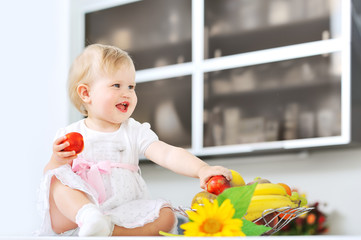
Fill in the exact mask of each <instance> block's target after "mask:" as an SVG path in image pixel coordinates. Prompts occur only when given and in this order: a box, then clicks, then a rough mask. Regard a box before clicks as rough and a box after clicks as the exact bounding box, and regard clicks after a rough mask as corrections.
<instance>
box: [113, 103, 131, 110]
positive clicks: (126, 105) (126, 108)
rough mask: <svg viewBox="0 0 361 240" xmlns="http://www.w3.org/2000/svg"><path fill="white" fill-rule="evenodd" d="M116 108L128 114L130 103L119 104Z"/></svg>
mask: <svg viewBox="0 0 361 240" xmlns="http://www.w3.org/2000/svg"><path fill="white" fill-rule="evenodd" d="M116 107H117V108H118V109H119V110H120V111H122V112H127V110H128V107H129V102H128V101H124V102H121V103H119V104H117V106H116Z"/></svg>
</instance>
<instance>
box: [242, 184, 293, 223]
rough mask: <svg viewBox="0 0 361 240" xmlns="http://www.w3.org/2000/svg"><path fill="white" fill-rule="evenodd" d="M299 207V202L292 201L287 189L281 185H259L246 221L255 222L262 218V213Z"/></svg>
mask: <svg viewBox="0 0 361 240" xmlns="http://www.w3.org/2000/svg"><path fill="white" fill-rule="evenodd" d="M298 206H299V201H292V199H291V197H290V196H289V195H288V194H287V192H286V190H285V188H284V187H282V186H281V185H279V184H275V183H258V184H257V186H256V189H255V191H254V194H253V197H252V199H251V203H250V205H249V207H248V210H247V214H246V215H245V219H247V220H249V221H253V220H255V219H257V218H260V217H262V213H263V212H264V211H265V210H268V209H276V208H281V207H291V208H295V207H298Z"/></svg>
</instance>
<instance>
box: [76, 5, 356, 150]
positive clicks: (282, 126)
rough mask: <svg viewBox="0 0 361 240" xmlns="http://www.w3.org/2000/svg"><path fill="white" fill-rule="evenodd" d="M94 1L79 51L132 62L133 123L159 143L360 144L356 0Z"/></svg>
mask: <svg viewBox="0 0 361 240" xmlns="http://www.w3.org/2000/svg"><path fill="white" fill-rule="evenodd" d="M101 2H102V1H95V2H94V1H93V2H91V3H89V4H86V5H85V6H84V12H83V13H82V14H83V15H84V44H85V45H87V44H90V43H104V44H111V45H116V46H118V47H120V48H122V49H124V50H126V51H128V52H129V53H130V55H131V56H132V57H133V60H134V62H135V66H136V68H137V77H136V80H137V89H136V91H137V94H138V106H137V109H136V110H135V112H134V115H133V117H134V118H135V119H137V120H139V121H141V122H144V121H147V122H150V123H151V125H152V128H153V129H154V131H155V132H156V133H157V134H158V135H159V137H160V139H161V140H164V141H166V142H168V143H170V144H174V145H176V146H180V147H185V148H188V149H189V150H190V151H191V152H192V153H194V154H196V155H198V156H203V157H206V156H215V155H233V154H244V153H253V152H254V153H263V152H268V151H284V150H285V149H300V150H301V149H310V148H317V147H334V146H350V145H352V144H353V143H357V142H358V140H359V139H360V137H361V133H360V131H359V130H360V128H359V127H358V123H359V122H360V121H359V120H360V116H361V114H360V113H361V108H360V103H361V100H360V97H358V95H360V93H359V92H360V90H361V89H360V86H359V85H360V81H361V78H360V77H361V76H360V70H359V67H358V66H360V51H361V50H360V49H361V48H360V43H361V41H360V33H359V32H361V30H360V29H361V28H360V25H361V20H360V19H361V17H360V12H361V6H360V3H359V2H358V1H356V0H354V1H351V0H350V1H349V0H303V1H299V0H269V1H264V0H223V1H217V0H193V1H192V0H182V1H179V0H147V1H110V2H111V4H109V2H107V3H106V5H105V4H101ZM95 3H96V4H95Z"/></svg>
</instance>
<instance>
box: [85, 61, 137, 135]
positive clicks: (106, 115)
mask: <svg viewBox="0 0 361 240" xmlns="http://www.w3.org/2000/svg"><path fill="white" fill-rule="evenodd" d="M89 88H90V91H89V95H90V103H89V104H88V106H87V110H88V118H89V120H96V122H97V123H99V124H101V125H104V127H106V128H107V129H109V128H111V127H112V126H114V127H115V129H117V127H119V126H120V124H121V123H122V122H124V121H125V120H127V119H128V118H129V117H130V116H131V115H132V113H133V112H134V109H135V107H136V105H137V95H136V94H135V69H134V67H132V66H131V67H125V66H124V67H121V68H119V70H117V71H116V72H114V74H112V75H104V74H102V75H100V76H99V77H98V78H97V79H95V80H94V82H92V83H91V84H90V86H89Z"/></svg>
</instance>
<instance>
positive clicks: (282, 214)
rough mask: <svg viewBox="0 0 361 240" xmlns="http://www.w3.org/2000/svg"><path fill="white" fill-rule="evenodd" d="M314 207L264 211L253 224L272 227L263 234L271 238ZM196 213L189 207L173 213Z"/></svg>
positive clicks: (176, 209)
mask: <svg viewBox="0 0 361 240" xmlns="http://www.w3.org/2000/svg"><path fill="white" fill-rule="evenodd" d="M312 209H314V208H313V207H298V208H291V207H282V208H277V209H267V210H264V211H263V213H262V216H261V217H260V218H258V219H255V220H254V221H253V222H254V223H256V224H261V225H264V226H267V227H271V228H272V229H271V230H269V231H267V232H265V233H264V234H262V235H263V236H270V235H272V234H274V233H276V232H278V231H279V230H281V229H282V228H283V227H285V226H286V225H287V224H288V223H290V222H291V221H292V220H294V219H295V218H297V217H300V216H301V215H304V214H306V213H308V212H310V211H311V210H312ZM189 210H191V211H195V210H193V209H191V208H187V207H182V206H179V207H173V211H174V212H175V213H178V214H180V215H181V216H183V217H185V218H188V214H187V213H186V211H189Z"/></svg>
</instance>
